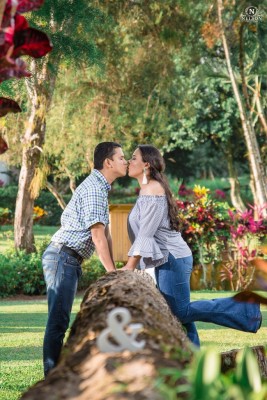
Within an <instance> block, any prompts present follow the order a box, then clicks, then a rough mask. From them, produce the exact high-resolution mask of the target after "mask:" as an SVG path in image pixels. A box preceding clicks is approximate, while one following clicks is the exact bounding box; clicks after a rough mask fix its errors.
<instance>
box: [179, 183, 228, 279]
mask: <svg viewBox="0 0 267 400" xmlns="http://www.w3.org/2000/svg"><path fill="white" fill-rule="evenodd" d="M184 192H185V189H183V193H184ZM186 193H187V194H189V196H188V198H187V199H186V200H183V201H182V200H177V205H178V209H179V212H178V217H179V221H180V230H181V233H182V236H183V238H184V239H185V241H186V242H187V243H188V245H189V246H190V248H191V250H192V252H193V256H194V263H195V264H201V265H202V267H203V272H204V277H203V280H204V283H205V281H206V278H205V264H206V263H208V262H210V261H215V260H219V259H220V257H221V253H222V251H223V250H224V249H225V246H226V242H227V240H228V239H229V236H230V232H229V215H228V212H227V210H228V208H229V206H228V204H227V203H220V202H216V201H214V200H213V199H211V198H210V195H209V189H207V188H205V187H200V186H199V185H196V186H195V187H194V189H193V190H192V191H191V192H190V191H189V190H187V191H186Z"/></svg>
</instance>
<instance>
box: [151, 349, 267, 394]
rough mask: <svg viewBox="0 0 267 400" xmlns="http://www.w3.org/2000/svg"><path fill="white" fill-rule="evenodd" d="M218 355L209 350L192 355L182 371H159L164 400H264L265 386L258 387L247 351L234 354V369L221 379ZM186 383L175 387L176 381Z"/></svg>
mask: <svg viewBox="0 0 267 400" xmlns="http://www.w3.org/2000/svg"><path fill="white" fill-rule="evenodd" d="M220 367H221V358H220V354H218V352H217V351H216V350H214V349H213V348H207V349H206V350H204V351H200V352H198V353H196V355H195V358H194V360H193V361H192V362H191V364H190V365H189V367H188V368H187V369H186V370H182V371H179V372H177V370H176V369H174V368H168V369H167V370H166V369H165V370H160V371H159V379H158V380H157V385H158V386H159V390H160V392H161V393H162V394H164V399H166V400H178V399H182V398H185V393H186V398H187V399H188V400H207V399H208V400H228V399H232V400H264V399H266V396H267V385H266V384H262V382H261V376H260V371H259V366H258V363H257V359H256V357H255V355H254V354H253V352H252V351H251V350H250V349H249V348H245V349H244V350H241V351H240V352H239V353H238V356H237V360H236V368H235V370H234V371H231V372H229V373H228V374H227V375H224V374H222V373H221V372H220ZM181 378H183V379H184V380H186V381H187V383H186V384H184V385H181V386H179V385H177V379H181Z"/></svg>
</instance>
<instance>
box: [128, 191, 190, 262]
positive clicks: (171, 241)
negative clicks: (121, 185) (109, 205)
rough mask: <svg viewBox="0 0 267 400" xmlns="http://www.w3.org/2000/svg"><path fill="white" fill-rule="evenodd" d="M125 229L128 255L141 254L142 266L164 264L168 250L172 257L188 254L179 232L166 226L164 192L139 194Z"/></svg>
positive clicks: (188, 249)
mask: <svg viewBox="0 0 267 400" xmlns="http://www.w3.org/2000/svg"><path fill="white" fill-rule="evenodd" d="M128 233H129V237H130V240H131V242H132V247H131V248H130V250H129V252H128V256H137V255H138V256H141V260H140V267H141V268H142V269H144V268H152V267H158V266H160V265H162V264H164V263H165V262H166V261H167V260H168V256H169V253H171V254H172V255H173V256H174V257H175V258H183V257H188V256H191V255H192V253H191V250H190V248H189V247H188V245H187V243H186V242H185V241H184V240H183V238H182V236H181V234H180V232H177V231H175V230H172V229H171V228H170V220H169V216H168V203H167V198H166V196H152V195H151V196H149V195H140V196H139V197H138V199H137V201H136V203H135V206H134V207H133V209H132V211H131V212H130V214H129V217H128Z"/></svg>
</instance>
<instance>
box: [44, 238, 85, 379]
mask: <svg viewBox="0 0 267 400" xmlns="http://www.w3.org/2000/svg"><path fill="white" fill-rule="evenodd" d="M42 263H43V270H44V277H45V281H46V285H47V299H48V320H47V325H46V331H45V336H44V345H43V362H44V374H45V376H46V375H47V374H48V372H49V371H50V369H52V368H54V367H55V365H56V364H57V361H58V358H59V355H60V351H61V348H62V344H63V340H64V336H65V332H66V330H67V329H68V326H69V320H70V314H71V309H72V304H73V301H74V297H75V293H76V290H77V284H78V278H79V276H80V274H81V266H80V264H79V263H78V261H77V260H76V259H75V258H74V257H72V256H70V255H68V254H67V253H65V252H60V249H57V248H55V247H54V246H53V245H49V246H48V248H47V249H46V251H45V252H44V255H43V259H42Z"/></svg>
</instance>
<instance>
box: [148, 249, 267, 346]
mask: <svg viewBox="0 0 267 400" xmlns="http://www.w3.org/2000/svg"><path fill="white" fill-rule="evenodd" d="M192 268H193V258H192V257H191V256H190V257H185V258H174V257H173V255H172V254H169V258H168V261H167V262H166V263H165V264H163V265H161V266H160V267H157V268H155V275H156V280H157V285H158V288H159V290H160V292H161V293H162V295H163V296H164V297H165V299H166V301H167V303H168V304H169V306H170V309H171V310H172V313H173V314H174V315H175V316H176V317H177V318H178V319H179V320H180V321H181V323H182V324H183V325H184V327H185V328H186V330H187V336H188V338H189V339H190V340H191V341H192V342H193V343H194V344H195V345H196V346H199V345H200V342H199V337H198V333H197V329H196V326H195V324H194V321H203V322H213V323H214V324H218V325H222V326H226V327H229V328H233V329H238V330H240V331H244V332H254V333H255V332H257V330H258V329H259V327H260V325H261V312H260V305H259V304H258V303H246V302H237V301H235V300H234V299H233V298H232V297H228V298H221V299H214V300H200V301H193V302H190V276H191V272H192Z"/></svg>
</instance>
